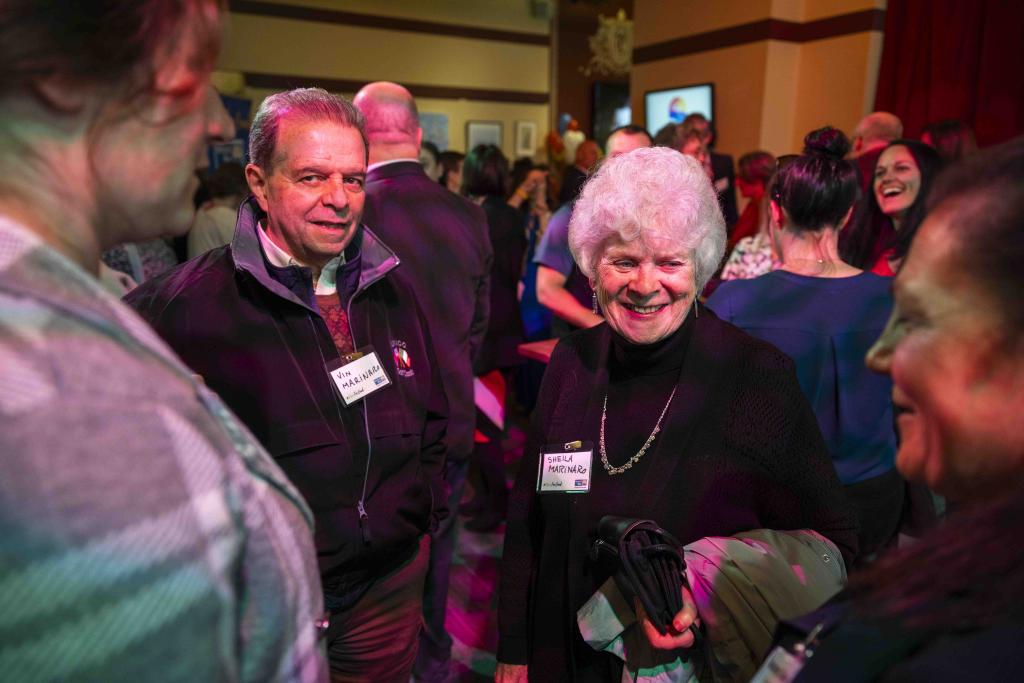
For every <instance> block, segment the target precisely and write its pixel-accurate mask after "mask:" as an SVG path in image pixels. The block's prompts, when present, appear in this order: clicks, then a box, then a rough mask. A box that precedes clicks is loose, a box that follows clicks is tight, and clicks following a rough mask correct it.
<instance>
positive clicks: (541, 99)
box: [245, 71, 550, 104]
mask: <svg viewBox="0 0 1024 683" xmlns="http://www.w3.org/2000/svg"><path fill="white" fill-rule="evenodd" d="M368 82H369V81H365V80H362V81H355V80H347V79H341V78H323V77H319V76H297V75H293V74H267V73H256V72H252V71H247V72H245V84H246V85H247V86H248V87H250V88H266V89H268V90H288V89H291V88H307V87H318V88H323V89H324V90H329V91H331V92H356V91H358V90H359V89H360V88H362V87H363V86H364V85H366V84H367V83H368ZM402 85H404V86H405V87H406V88H408V89H409V92H411V93H412V94H413V97H417V98H420V97H427V98H434V99H439V100H478V101H485V102H514V103H516V104H547V103H548V101H549V100H550V95H549V94H548V93H546V92H528V91H521V90H487V89H484V88H456V87H451V86H446V85H425V84H417V83H407V82H405V81H402Z"/></svg>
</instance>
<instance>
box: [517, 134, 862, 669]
mask: <svg viewBox="0 0 1024 683" xmlns="http://www.w3.org/2000/svg"><path fill="white" fill-rule="evenodd" d="M569 243H570V248H571V249H572V253H573V256H574V257H575V258H576V261H577V263H578V265H579V267H580V270H581V271H582V272H583V273H584V274H585V275H586V276H587V277H589V278H590V281H591V284H592V286H593V288H594V291H595V305H600V307H601V309H602V311H603V312H604V316H605V320H606V322H605V323H604V324H601V325H598V326H596V327H593V328H590V329H585V330H579V331H577V332H575V333H573V334H571V335H569V336H568V337H566V338H564V339H562V340H561V342H560V343H559V345H558V346H557V347H556V348H555V351H554V354H553V355H552V357H551V363H550V365H549V367H548V369H547V372H546V374H545V376H544V382H543V386H542V387H541V391H540V398H539V401H538V403H537V408H536V411H535V412H534V416H533V424H532V426H531V433H530V436H529V440H528V442H527V444H526V448H525V450H524V453H523V460H522V463H521V466H520V467H521V469H520V472H519V476H518V478H517V481H516V484H515V488H514V490H513V494H512V499H511V503H510V507H509V519H508V530H507V535H506V540H505V552H504V557H503V560H502V577H501V584H500V607H499V632H500V640H499V647H498V662H499V664H498V672H497V679H498V680H499V681H516V680H526V677H527V676H529V680H530V681H547V680H550V681H590V680H594V681H618V680H619V677H620V676H621V670H622V662H621V661H620V660H618V659H617V658H615V657H613V656H612V655H610V654H608V653H606V652H598V651H595V650H593V649H591V648H590V647H589V646H588V645H587V644H586V643H584V641H583V639H582V637H581V635H580V631H579V628H578V626H577V623H576V614H577V610H578V609H579V608H580V607H581V605H583V604H584V603H585V602H586V601H587V600H588V598H590V596H591V595H592V594H594V593H595V591H596V590H598V588H599V587H601V586H602V584H604V582H605V581H606V580H607V579H608V577H609V570H608V569H607V568H606V567H605V566H604V565H601V564H599V563H597V562H596V561H593V560H591V559H590V557H589V554H588V549H589V547H590V546H591V544H592V542H593V540H594V538H595V532H596V529H597V526H598V522H599V520H600V519H601V518H602V517H603V516H605V515H617V516H621V517H632V518H645V519H652V520H655V521H656V522H658V523H659V524H660V525H661V526H662V527H663V528H664V529H666V530H668V531H669V532H671V533H672V534H673V535H674V536H675V537H676V538H677V539H679V541H680V542H682V543H684V544H686V543H690V542H693V541H696V540H697V539H700V538H703V537H707V536H729V535H732V534H736V533H738V532H742V531H746V530H751V529H812V530H815V531H817V532H819V533H820V534H822V535H824V536H825V537H826V538H828V539H829V540H831V541H832V542H833V543H835V545H836V546H838V548H839V549H840V550H841V552H842V554H843V557H844V559H845V560H846V561H847V562H849V560H850V559H852V556H853V554H854V553H855V552H856V533H857V528H856V521H855V519H854V516H853V513H852V511H851V510H850V508H849V506H848V505H847V503H846V501H845V499H844V498H843V493H842V490H841V488H840V485H839V482H838V479H837V477H836V474H835V471H834V469H833V467H832V464H831V462H830V460H829V457H828V452H827V450H826V448H825V444H824V442H823V440H822V437H821V434H820V432H819V430H818V426H817V423H816V421H815V417H814V414H813V412H812V411H811V409H810V407H809V406H808V404H807V401H806V399H805V398H804V397H803V394H802V393H801V391H800V386H799V384H798V382H797V377H796V374H795V372H794V368H793V363H792V361H790V360H789V358H787V357H786V356H784V355H783V354H782V353H781V352H779V351H778V350H776V349H775V348H774V347H772V346H770V345H768V344H766V343H764V342H761V341H758V340H756V339H754V338H752V337H750V336H748V335H746V334H745V333H744V332H742V331H740V330H738V329H737V328H735V327H733V326H731V325H729V324H727V323H725V322H722V321H720V320H719V319H718V318H717V317H715V315H714V314H713V313H712V312H711V311H709V310H707V309H703V308H698V305H697V295H698V293H699V292H700V291H701V289H702V287H703V286H704V284H705V283H706V282H707V280H708V279H709V278H710V277H711V275H712V274H713V273H714V271H715V269H716V267H717V266H718V263H719V260H720V259H721V257H722V252H723V249H724V246H725V224H724V221H723V219H722V213H721V210H720V208H719V205H718V201H717V199H716V197H715V192H714V189H713V188H712V186H711V184H710V183H709V182H708V179H707V176H706V175H705V173H704V171H703V169H702V168H701V166H700V164H699V163H697V162H696V161H694V160H693V159H691V158H688V157H685V156H683V155H681V154H679V153H678V152H676V151H674V150H670V149H664V148H653V149H640V150H636V151H633V152H630V153H628V154H624V155H621V156H618V157H615V158H612V159H609V160H607V161H606V162H605V163H604V165H603V166H602V167H601V168H600V170H599V171H598V172H597V173H596V174H595V175H594V176H593V177H592V178H591V179H590V180H589V181H588V182H587V184H586V186H585V187H584V189H583V192H582V194H581V196H580V199H579V200H578V201H577V203H576V206H575V208H574V211H573V217H572V223H571V225H570V227H569ZM558 451H561V452H567V453H568V454H563V455H562V456H558V457H560V458H562V459H563V460H564V461H565V463H566V465H567V466H566V467H561V466H554V467H552V466H549V465H550V463H549V460H550V459H551V458H553V457H555V456H549V457H545V456H546V455H549V454H552V453H555V452H558ZM588 451H589V452H588ZM591 463H592V465H593V467H592V468H591V467H589V465H590V464H591ZM542 465H543V468H542ZM566 472H567V473H568V474H566ZM689 597H690V596H689V594H688V592H685V589H684V595H683V598H684V600H683V604H684V607H683V610H682V611H681V612H679V613H678V614H677V615H676V616H675V618H674V619H673V623H672V624H671V625H670V626H669V629H668V633H659V632H658V631H657V630H656V629H654V627H653V625H652V624H651V623H650V621H649V620H647V619H646V616H645V615H644V614H643V612H642V609H638V611H637V617H638V618H639V619H640V621H641V624H642V625H643V627H644V633H645V634H646V635H647V637H648V639H649V640H650V644H651V645H652V646H653V647H654V648H659V649H667V650H675V649H679V648H688V647H690V646H691V645H692V644H693V638H694V636H693V634H692V633H691V631H690V629H689V628H688V627H689V626H690V625H691V623H693V622H694V621H695V620H696V619H697V613H696V608H695V607H694V605H693V602H692V600H690V599H689Z"/></svg>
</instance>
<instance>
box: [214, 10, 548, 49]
mask: <svg viewBox="0 0 1024 683" xmlns="http://www.w3.org/2000/svg"><path fill="white" fill-rule="evenodd" d="M229 6H230V8H231V11H232V12H234V13H238V14H255V15H258V16H261V17H277V18H279V19H298V20H300V21H316V22H320V23H324V24H343V25H345V26H365V27H366V28H379V29H385V30H388V31H411V32H413V33H429V34H431V35H435V36H457V37H459V38H474V39H477V40H498V41H503V42H507V43H524V44H526V45H544V46H547V45H548V44H549V43H550V38H549V36H547V35H544V34H538V33H522V32H520V31H501V30H498V29H491V28H481V27H477V26H460V25H458V24H441V23H437V22H433V21H417V20H415V19H401V18H398V17H385V16H379V15H375V14H359V13H356V12H343V11H340V10H330V9H320V8H317V7H296V6H295V5H279V4H277V3H274V2H260V1H259V0H231V2H230V5H229Z"/></svg>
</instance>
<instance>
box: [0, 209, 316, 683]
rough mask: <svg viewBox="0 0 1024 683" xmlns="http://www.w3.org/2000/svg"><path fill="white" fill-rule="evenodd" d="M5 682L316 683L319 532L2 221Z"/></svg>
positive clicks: (210, 413) (87, 290)
mask: <svg viewBox="0 0 1024 683" xmlns="http://www.w3.org/2000/svg"><path fill="white" fill-rule="evenodd" d="M0 456H2V458H3V476H2V477H0V549H2V550H0V671H2V672H3V674H2V675H3V677H4V678H5V679H7V680H12V681H57V680H59V681H79V680H81V681H127V680H145V681H212V680H217V681H303V682H305V681H324V680H326V677H327V670H326V663H325V659H324V657H323V651H322V648H321V646H320V645H319V643H318V640H317V632H316V628H315V620H316V618H317V617H319V616H320V614H321V610H322V594H321V590H320V583H319V575H318V569H317V564H316V557H315V553H314V549H313V541H312V535H311V527H312V515H311V514H310V512H309V510H308V508H307V506H306V504H305V502H304V501H303V499H302V498H301V496H300V495H299V494H298V492H297V491H296V490H295V489H294V488H293V487H292V485H291V483H290V482H289V481H288V480H287V479H286V478H285V477H284V475H283V474H282V473H281V471H280V469H279V468H278V467H277V465H276V464H275V463H274V461H273V460H272V459H271V458H270V456H269V455H268V454H267V453H266V451H264V450H263V448H262V447H260V446H259V444H258V443H257V442H256V441H255V440H254V439H253V437H252V436H251V435H250V434H249V432H248V431H247V430H246V429H245V427H244V426H242V424H241V423H240V422H239V421H238V420H237V419H236V418H235V417H234V416H233V415H232V414H231V412H230V411H229V410H227V408H225V407H224V405H223V404H222V403H221V402H220V400H219V399H218V398H217V396H216V395H215V394H213V392H211V391H209V390H208V389H206V388H205V387H204V386H203V385H202V384H201V382H199V381H197V379H196V378H195V377H194V376H193V375H192V373H191V372H190V371H189V370H188V369H187V368H186V367H185V366H183V365H182V364H181V362H180V361H179V360H178V359H177V357H176V356H175V355H174V354H173V353H172V352H171V351H170V350H169V349H168V348H167V346H166V345H165V344H164V343H163V342H161V341H160V340H159V339H158V338H157V337H156V335H155V334H154V333H153V331H152V330H151V329H150V328H149V327H148V326H147V325H146V324H145V323H144V322H143V321H142V320H141V319H140V318H139V317H138V316H137V315H136V314H135V313H134V312H133V311H131V310H130V309H129V308H127V307H126V306H124V305H123V304H122V303H121V302H119V301H118V300H117V299H115V298H114V297H113V296H111V295H110V294H109V293H108V292H107V291H106V290H105V289H103V288H102V287H101V286H100V284H99V283H98V282H97V281H96V280H95V279H94V278H92V277H90V276H89V275H88V274H87V273H85V272H84V271H83V270H82V269H81V268H80V267H78V266H77V265H75V264H73V263H72V262H71V261H69V260H67V259H66V258H64V257H63V256H62V255H60V254H59V253H57V252H56V251H54V250H52V249H50V248H49V247H47V246H45V245H44V244H42V243H41V242H40V241H39V240H38V238H37V237H36V236H35V235H34V234H32V233H30V232H28V231H26V230H25V229H24V228H22V227H21V226H19V225H17V224H15V223H13V222H11V221H8V220H6V219H4V218H3V217H0Z"/></svg>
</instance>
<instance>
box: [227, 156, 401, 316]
mask: <svg viewBox="0 0 1024 683" xmlns="http://www.w3.org/2000/svg"><path fill="white" fill-rule="evenodd" d="M396 165H397V164H396ZM261 215H262V212H261V210H260V208H259V205H258V204H257V203H256V199H255V197H252V196H250V197H249V198H248V199H246V200H245V201H244V202H242V205H241V206H239V207H238V218H237V219H236V221H235V236H234V238H233V239H232V240H231V258H232V260H233V262H234V265H235V270H240V271H244V272H246V273H248V274H249V275H251V276H252V277H253V278H255V279H256V281H257V282H258V283H260V284H261V285H262V286H263V287H265V288H266V289H268V290H270V291H271V292H273V293H274V294H276V295H278V296H279V297H281V298H282V299H286V300H288V301H291V302H293V303H295V304H297V305H299V306H302V307H304V308H308V309H310V310H313V309H312V308H311V307H310V305H309V304H307V303H306V302H305V301H303V300H302V299H301V298H299V297H298V296H296V295H295V293H293V292H292V291H291V290H290V289H289V288H288V287H285V286H284V285H283V284H281V283H280V282H278V281H277V280H276V279H275V278H274V277H273V276H272V275H271V274H270V271H269V269H268V268H267V262H266V259H265V258H264V256H263V249H262V247H261V246H260V238H259V235H258V234H257V232H256V231H257V230H258V229H259V228H258V224H259V219H260V217H261ZM349 248H354V250H355V253H356V254H359V256H360V268H359V286H358V287H357V288H356V291H355V292H354V293H353V296H355V295H356V294H359V293H360V292H362V291H363V290H364V289H366V288H367V287H369V286H370V285H372V284H373V283H374V282H377V281H378V280H380V279H381V278H382V277H384V276H385V275H387V274H388V273H389V272H391V271H392V270H393V269H395V268H397V267H398V266H399V264H400V263H401V261H400V260H399V259H398V256H397V255H396V254H395V252H394V251H392V250H391V248H390V247H388V246H387V245H386V244H384V243H383V242H381V241H380V238H378V237H377V236H376V235H374V234H373V232H372V231H371V230H370V229H369V228H367V227H366V226H365V225H360V226H359V232H358V233H357V234H356V237H355V239H354V240H352V244H351V245H349ZM347 257H348V258H349V260H351V258H352V257H353V255H347ZM314 312H315V311H314Z"/></svg>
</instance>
